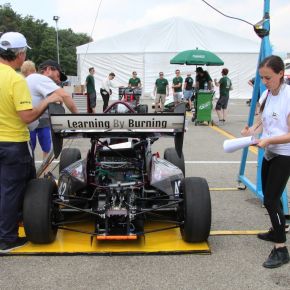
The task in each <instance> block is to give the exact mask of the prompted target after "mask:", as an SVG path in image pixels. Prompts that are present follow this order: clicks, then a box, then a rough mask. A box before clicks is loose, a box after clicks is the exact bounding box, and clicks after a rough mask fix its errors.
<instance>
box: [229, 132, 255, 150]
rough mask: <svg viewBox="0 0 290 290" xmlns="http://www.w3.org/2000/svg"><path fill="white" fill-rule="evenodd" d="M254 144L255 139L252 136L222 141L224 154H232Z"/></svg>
mask: <svg viewBox="0 0 290 290" xmlns="http://www.w3.org/2000/svg"><path fill="white" fill-rule="evenodd" d="M254 144H256V139H255V137H254V136H248V137H241V138H236V139H230V140H225V141H224V145H223V147H224V151H225V152H226V153H232V152H235V151H237V150H239V149H243V148H245V147H248V146H251V145H254Z"/></svg>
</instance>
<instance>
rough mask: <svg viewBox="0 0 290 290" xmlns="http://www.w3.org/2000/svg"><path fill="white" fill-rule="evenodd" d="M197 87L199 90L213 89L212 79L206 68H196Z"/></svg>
mask: <svg viewBox="0 0 290 290" xmlns="http://www.w3.org/2000/svg"><path fill="white" fill-rule="evenodd" d="M196 89H197V90H211V89H212V79H211V77H210V75H209V73H208V72H207V71H206V70H203V68H202V67H198V68H197V69H196Z"/></svg>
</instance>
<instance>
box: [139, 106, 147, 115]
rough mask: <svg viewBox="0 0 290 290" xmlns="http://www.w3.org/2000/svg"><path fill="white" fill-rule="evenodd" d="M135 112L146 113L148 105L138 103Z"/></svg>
mask: <svg viewBox="0 0 290 290" xmlns="http://www.w3.org/2000/svg"><path fill="white" fill-rule="evenodd" d="M137 112H138V113H139V114H147V113H148V105H139V106H138V107H137Z"/></svg>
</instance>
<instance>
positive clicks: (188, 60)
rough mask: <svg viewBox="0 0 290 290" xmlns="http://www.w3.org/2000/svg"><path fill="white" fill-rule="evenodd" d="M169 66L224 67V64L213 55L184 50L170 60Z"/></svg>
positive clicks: (203, 51)
mask: <svg viewBox="0 0 290 290" xmlns="http://www.w3.org/2000/svg"><path fill="white" fill-rule="evenodd" d="M170 63H171V64H186V65H211V66H215V65H224V62H223V61H222V60H221V59H220V58H219V57H218V56H217V55H215V54H214V53H212V52H210V51H207V50H201V49H192V50H185V51H182V52H180V53H178V54H177V55H176V56H175V57H174V58H172V59H171V60H170Z"/></svg>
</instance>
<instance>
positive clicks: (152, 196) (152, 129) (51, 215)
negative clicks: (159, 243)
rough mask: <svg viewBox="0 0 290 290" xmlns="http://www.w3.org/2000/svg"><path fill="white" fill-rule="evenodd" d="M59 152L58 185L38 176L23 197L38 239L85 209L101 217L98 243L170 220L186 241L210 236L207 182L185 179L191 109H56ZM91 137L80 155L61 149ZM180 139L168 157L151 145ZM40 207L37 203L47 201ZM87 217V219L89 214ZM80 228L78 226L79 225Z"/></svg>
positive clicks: (27, 222)
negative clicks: (89, 111) (71, 141)
mask: <svg viewBox="0 0 290 290" xmlns="http://www.w3.org/2000/svg"><path fill="white" fill-rule="evenodd" d="M50 121H51V128H52V137H53V143H54V153H55V156H56V157H57V156H58V155H60V163H59V171H60V172H59V179H58V185H56V183H55V181H53V180H51V179H35V180H32V181H31V182H30V184H29V186H28V188H27V191H26V194H25V201H24V227H25V231H26V235H27V237H28V239H29V240H30V241H32V242H34V243H49V242H52V241H53V240H54V239H55V236H56V233H57V229H59V228H62V229H68V230H72V229H71V228H67V227H66V224H67V223H68V222H72V221H71V220H70V221H68V220H67V219H66V215H65V214H64V213H65V212H66V211H70V212H71V213H73V214H72V215H70V219H71V218H72V219H73V222H76V221H77V220H78V218H79V215H80V214H84V215H86V216H89V218H90V220H91V219H93V220H94V225H95V227H94V231H93V232H88V234H90V235H92V236H96V237H97V239H99V240H105V239H136V238H138V236H140V235H144V234H146V233H147V232H146V230H145V229H144V223H145V222H150V220H156V219H157V220H164V222H168V227H163V228H160V229H159V230H166V229H168V228H172V227H179V228H180V230H181V234H182V236H183V239H184V240H185V241H188V242H201V241H205V240H206V239H207V238H208V235H209V231H210V224H211V204H210V195H209V189H208V185H207V182H206V180H205V179H203V178H197V177H195V178H194V177H190V178H185V165H184V157H183V153H182V145H183V134H184V126H185V113H184V110H183V112H180V113H169V114H162V115H156V114H128V113H127V114H118V113H116V112H114V113H113V114H111V113H107V114H90V115H87V114H84V115H82V114H74V115H65V114H63V113H51V114H50ZM76 137H79V138H90V142H91V146H90V150H89V151H88V153H87V154H86V156H84V158H83V159H82V158H81V152H80V150H79V149H78V148H64V149H62V140H63V138H76ZM162 137H173V138H174V140H175V147H172V148H167V149H166V150H165V152H164V158H163V159H162V158H160V156H159V154H158V153H154V152H152V144H153V143H154V142H156V141H158V139H160V138H162ZM40 203H41V207H40V208H39V207H37V206H35V204H40ZM82 218H83V216H82ZM73 230H76V229H73Z"/></svg>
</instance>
